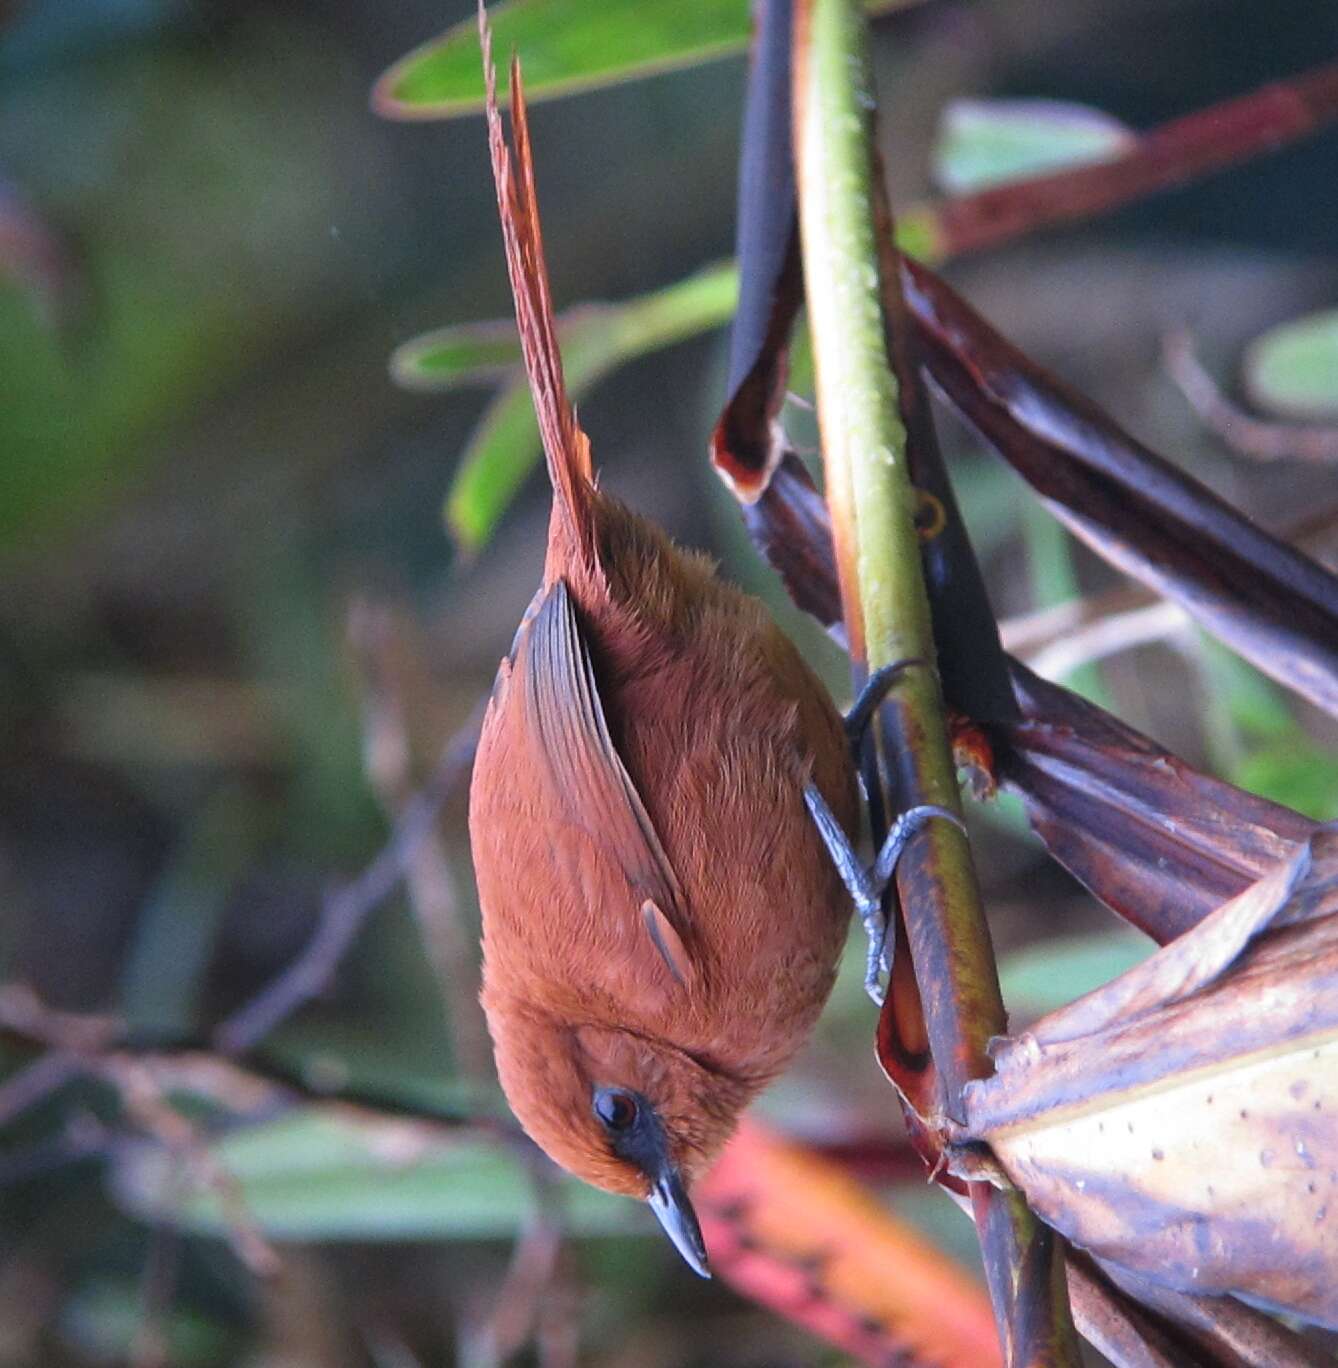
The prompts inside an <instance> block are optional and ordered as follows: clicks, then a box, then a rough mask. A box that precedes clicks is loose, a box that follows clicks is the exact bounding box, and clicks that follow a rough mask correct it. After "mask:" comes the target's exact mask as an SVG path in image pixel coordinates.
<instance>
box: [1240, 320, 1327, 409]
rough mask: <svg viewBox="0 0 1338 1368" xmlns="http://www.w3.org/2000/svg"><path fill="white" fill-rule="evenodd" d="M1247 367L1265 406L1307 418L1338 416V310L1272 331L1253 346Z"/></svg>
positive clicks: (1256, 398) (1255, 397)
mask: <svg viewBox="0 0 1338 1368" xmlns="http://www.w3.org/2000/svg"><path fill="white" fill-rule="evenodd" d="M1244 369H1245V388H1246V391H1247V392H1248V394H1249V396H1250V399H1251V400H1252V401H1253V402H1254V403H1255V404H1257V405H1258V406H1259V407H1260V408H1262V409H1268V410H1270V411H1271V412H1273V413H1278V414H1281V415H1282V416H1283V417H1285V418H1297V419H1302V420H1306V419H1311V420H1319V421H1325V420H1327V419H1330V418H1334V417H1338V309H1324V310H1321V311H1320V312H1319V313H1312V314H1307V315H1306V316H1305V317H1304V318H1297V319H1294V320H1293V321H1292V322H1290V323H1283V324H1281V325H1280V326H1279V327H1276V328H1272V329H1270V330H1269V331H1268V332H1266V333H1264V335H1263V336H1262V337H1259V338H1256V339H1255V341H1254V342H1252V343H1251V344H1250V347H1249V348H1248V350H1247V351H1246V353H1245V366H1244Z"/></svg>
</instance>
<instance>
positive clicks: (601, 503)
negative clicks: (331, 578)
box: [469, 3, 958, 1276]
mask: <svg viewBox="0 0 1338 1368" xmlns="http://www.w3.org/2000/svg"><path fill="white" fill-rule="evenodd" d="M479 27H480V34H481V36H482V42H483V54H484V56H483V60H484V73H485V80H486V85H487V120H488V142H489V149H490V151H491V155H492V168H493V175H494V179H495V181H496V188H497V201H498V205H499V208H500V211H501V220H502V232H503V237H504V239H505V244H506V260H507V268H508V272H509V274H510V278H511V288H512V293H513V295H514V297H515V306H516V321H517V323H518V325H519V328H520V338H521V344H522V348H523V353H524V359H525V367H526V370H527V372H528V374H529V381H530V388H531V391H532V393H533V397H534V407H535V410H536V412H537V414H538V419H539V428H540V432H541V434H542V438H543V448H544V455H545V458H546V463H547V468H548V476H549V480H550V481H551V483H552V486H553V509H552V515H551V518H550V521H549V527H548V551H547V557H546V560H545V563H544V574H543V583H542V586H541V588H540V590H539V592H538V593H537V594H536V596H535V598H534V600H533V602H532V603H531V605H530V608H529V610H528V611H527V613H526V614H525V618H524V620H523V621H522V622H521V625H520V628H519V630H518V631H517V633H516V637H515V641H514V642H513V644H512V649H511V653H510V654H509V655H508V656H507V657H506V659H504V660H503V661H502V663H501V667H500V669H499V671H498V675H497V680H496V683H495V685H494V688H493V693H492V697H491V700H490V702H489V706H488V710H487V715H486V717H485V718H484V722H483V730H482V734H481V737H480V740H479V745H478V753H477V758H476V759H475V762H474V773H473V780H472V783H471V787H470V794H469V831H470V841H471V845H472V848H473V857H474V870H475V874H476V876H477V881H478V892H479V904H480V907H481V909H482V920H483V991H482V1002H483V1008H484V1011H485V1012H486V1014H487V1018H488V1028H489V1031H490V1032H491V1035H492V1041H493V1048H494V1052H495V1055H496V1060H497V1072H498V1077H499V1078H500V1081H501V1084H502V1089H503V1091H504V1092H505V1094H506V1097H507V1100H508V1102H509V1103H510V1105H511V1108H512V1110H513V1111H514V1112H515V1114H516V1116H517V1118H518V1119H519V1120H520V1123H521V1125H522V1126H523V1127H524V1128H525V1130H526V1131H527V1132H528V1134H529V1135H530V1137H531V1138H532V1139H533V1140H534V1141H535V1142H536V1143H537V1144H538V1145H539V1146H540V1147H541V1148H542V1149H543V1150H544V1151H545V1152H546V1153H547V1154H548V1155H549V1157H550V1158H552V1159H553V1160H555V1161H556V1162H557V1163H558V1164H560V1165H561V1166H562V1167H563V1168H565V1169H567V1170H569V1171H570V1172H571V1173H573V1174H576V1175H577V1176H578V1177H580V1178H583V1179H585V1180H586V1181H587V1182H589V1183H593V1184H594V1185H595V1186H596V1187H600V1188H605V1189H607V1190H609V1191H611V1192H619V1193H627V1194H630V1195H631V1196H634V1197H641V1198H645V1199H646V1200H647V1201H648V1202H649V1203H650V1205H651V1207H652V1209H653V1210H654V1212H655V1215H656V1216H657V1217H658V1218H659V1220H660V1223H661V1224H662V1225H663V1226H664V1229H665V1231H666V1232H667V1233H668V1235H669V1237H670V1238H671V1239H672V1240H673V1242H674V1244H675V1246H676V1247H677V1248H678V1250H679V1252H680V1253H681V1254H682V1255H683V1257H684V1258H685V1259H686V1260H687V1262H688V1264H689V1265H691V1267H692V1268H693V1269H694V1270H696V1271H697V1272H698V1273H700V1274H702V1275H703V1276H709V1274H708V1272H707V1263H706V1250H705V1246H704V1244H703V1241H702V1236H701V1231H700V1228H699V1227H698V1224H697V1219H696V1216H695V1215H694V1213H693V1210H692V1206H691V1203H690V1202H689V1200H688V1196H687V1186H688V1185H689V1184H690V1183H691V1181H692V1180H693V1178H695V1177H696V1176H698V1175H699V1174H700V1173H702V1171H703V1170H704V1169H705V1168H706V1167H707V1166H708V1165H709V1164H710V1162H711V1160H712V1159H713V1157H714V1156H715V1155H716V1154H717V1153H718V1152H719V1151H720V1149H721V1148H722V1147H723V1146H724V1144H725V1141H726V1140H727V1139H728V1138H729V1136H730V1134H731V1132H732V1131H733V1130H734V1127H735V1125H736V1123H737V1121H738V1119H739V1115H740V1113H741V1112H742V1110H743V1108H744V1107H745V1106H746V1105H747V1104H748V1103H749V1102H750V1101H751V1100H752V1098H754V1097H755V1096H756V1095H757V1094H758V1092H760V1091H761V1090H762V1089H763V1088H764V1087H766V1085H767V1084H768V1083H770V1082H771V1081H772V1080H773V1079H774V1078H775V1077H776V1076H777V1075H778V1074H779V1073H780V1072H781V1071H782V1070H783V1069H784V1068H785V1067H786V1065H787V1064H788V1063H789V1062H790V1060H791V1059H792V1058H793V1056H794V1054H795V1053H796V1051H797V1050H798V1049H799V1047H800V1046H801V1045H802V1044H803V1043H804V1041H805V1039H806V1038H807V1036H808V1034H809V1031H810V1030H811V1028H812V1027H813V1024H814V1022H815V1021H816V1020H817V1017H818V1013H819V1012H820V1011H821V1009H822V1006H823V1004H824V1002H825V1001H826V999H827V996H828V993H829V992H830V991H831V987H832V983H833V981H834V979H835V975H836V965H837V960H838V957H839V955H840V951H841V947H842V943H843V941H844V940H845V936H846V930H847V926H848V923H849V907H850V902H849V897H848V896H847V893H846V887H849V888H850V890H851V892H852V893H853V894H854V895H855V902H856V906H857V907H858V908H859V910H860V913H861V916H862V917H863V918H864V920H865V922H866V925H867V926H868V928H869V930H870V933H871V938H872V939H871V950H870V966H871V967H870V975H871V978H872V979H874V980H876V977H877V972H878V967H879V965H880V963H881V961H882V953H883V952H882V941H883V937H884V932H885V923H884V922H883V920H882V912H881V908H880V902H881V898H880V892H881V889H880V888H879V886H878V885H879V884H880V883H882V882H885V881H886V878H887V877H889V876H890V872H891V867H892V865H893V864H895V859H896V851H898V850H899V849H900V848H901V846H903V845H904V844H905V842H906V840H907V839H909V837H910V836H911V835H913V834H914V831H915V830H916V829H918V827H919V825H921V824H922V823H923V821H924V820H927V819H928V818H929V817H931V816H944V817H947V818H948V819H949V820H952V821H957V820H958V819H957V818H956V817H955V816H953V814H951V813H949V812H946V811H945V810H943V809H938V808H929V807H925V808H917V809H912V810H911V812H910V813H908V814H906V816H905V818H903V820H902V821H901V822H899V823H898V825H897V828H896V830H895V832H894V834H893V836H891V837H889V840H888V844H887V845H886V846H885V847H884V851H883V854H882V856H880V859H879V861H878V864H877V866H875V869H874V870H872V871H867V872H866V871H864V870H863V869H862V867H861V866H860V865H859V862H858V860H857V859H856V858H855V857H854V855H853V852H852V851H851V847H850V836H851V835H852V834H854V833H857V832H858V829H859V806H858V786H857V781H856V772H855V765H854V761H853V753H852V745H851V739H850V735H849V733H848V729H847V725H846V724H845V723H843V720H842V718H841V716H840V715H839V714H838V712H837V710H836V708H835V706H834V705H833V703H832V701H831V699H830V697H829V696H828V694H827V692H826V690H825V689H824V687H823V685H822V684H821V682H820V681H819V680H818V678H817V677H816V676H815V675H814V673H813V672H812V670H810V669H809V667H808V666H807V665H806V664H805V663H804V661H803V659H802V658H801V657H800V655H799V653H798V651H797V650H796V649H795V647H794V646H793V645H792V644H791V642H790V641H789V640H788V639H787V638H786V637H785V636H784V634H783V633H782V632H781V631H780V629H779V628H778V627H777V626H776V625H775V623H774V622H773V621H772V619H771V617H770V616H769V614H768V613H767V611H766V609H765V608H764V607H763V606H762V604H761V603H760V602H759V601H757V600H756V599H754V598H752V597H750V596H749V595H747V594H745V593H742V592H741V591H740V590H738V589H736V588H734V587H733V586H732V585H729V584H727V583H725V582H724V581H723V580H721V579H720V578H718V576H717V575H716V573H715V570H714V567H713V565H712V564H711V563H710V562H709V561H708V560H706V559H705V558H704V557H703V556H700V555H697V554H695V553H693V552H690V551H684V550H682V549H681V548H679V547H677V546H675V545H674V544H673V543H672V542H671V541H670V540H669V538H668V537H667V536H666V535H665V534H664V533H663V532H662V531H661V530H660V529H659V528H658V527H656V526H655V525H654V524H653V523H651V522H649V521H647V520H646V519H645V518H643V517H641V516H640V515H638V514H636V513H633V512H632V511H631V510H630V509H627V508H625V507H624V506H623V505H622V504H621V503H619V502H618V501H617V500H616V499H614V498H612V497H611V496H609V495H608V494H605V493H604V492H603V491H602V490H600V489H599V488H598V487H597V485H596V482H595V477H594V471H593V467H592V464H591V458H590V444H589V442H588V440H587V438H586V435H585V433H584V432H583V431H582V430H581V428H580V427H579V426H578V425H577V422H576V417H575V414H574V412H573V410H572V407H571V404H570V403H569V402H568V399H567V394H566V390H565V387H564V384H563V376H562V360H561V357H560V356H559V354H558V345H557V335H556V329H555V325H554V319H553V306H552V301H551V298H550V294H549V284H548V274H547V267H546V264H545V260H544V249H543V241H542V237H541V235H540V228H539V210H538V204H537V202H536V198H535V186H534V168H533V163H532V160H531V153H530V137H529V128H528V124H527V120H526V111H525V96H524V91H523V88H522V84H521V73H520V65H519V62H518V61H517V60H515V59H514V58H513V60H512V64H511V119H512V127H513V135H514V153H513V152H511V151H509V150H508V147H507V143H506V139H505V137H504V135H503V132H502V121H501V116H500V114H499V112H498V108H497V98H496V77H495V72H494V70H493V65H492V55H491V41H490V35H489V32H488V29H487V26H486V21H485V18H484V12H483V7H482V4H481V3H480V12H479ZM884 673H885V674H886V672H884ZM885 684H886V680H885V679H883V680H879V681H875V685H876V687H882V686H885ZM876 701H877V698H876V696H875V691H866V694H865V695H864V699H863V706H862V707H861V705H857V710H860V711H861V712H862V713H863V714H867V712H868V711H869V706H870V704H871V703H876ZM852 715H853V714H852ZM829 847H830V852H831V853H829ZM843 880H844V883H843Z"/></svg>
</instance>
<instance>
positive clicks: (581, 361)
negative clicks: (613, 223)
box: [396, 265, 737, 554]
mask: <svg viewBox="0 0 1338 1368" xmlns="http://www.w3.org/2000/svg"><path fill="white" fill-rule="evenodd" d="M736 295H737V281H736V277H735V273H734V269H733V267H731V266H727V265H720V266H713V267H708V268H707V269H706V270H703V271H700V272H698V273H697V274H696V275H693V276H689V277H688V278H687V279H686V280H682V281H679V282H678V283H677V284H675V285H670V286H668V287H667V288H665V289H663V290H657V291H656V292H655V293H653V294H648V295H641V296H640V297H638V298H636V299H631V300H628V301H627V302H626V303H624V304H616V305H585V306H583V307H582V308H580V309H576V310H571V311H569V312H568V313H567V314H565V315H564V316H563V318H562V319H561V320H560V322H559V324H558V342H559V345H560V346H561V348H562V359H563V368H564V370H565V372H566V378H567V389H568V392H569V394H570V395H571V398H572V399H573V401H575V400H579V399H580V398H581V397H582V396H583V395H584V394H586V393H587V392H588V391H589V390H590V389H591V388H592V387H593V386H594V385H595V384H596V383H597V382H598V381H599V380H601V379H603V378H604V376H606V375H607V374H609V372H610V371H612V370H614V369H615V368H616V367H618V366H620V365H622V364H623V363H624V362H625V361H629V360H631V359H632V358H633V357H637V356H643V355H645V354H646V353H647V352H653V351H658V350H659V349H660V348H661V347H667V346H669V345H671V344H672V343H674V342H679V341H682V340H683V339H685V338H688V337H692V336H695V335H696V334H698V333H701V332H705V331H707V330H709V329H711V328H716V327H719V326H720V325H721V324H722V323H724V322H726V321H727V320H728V319H729V317H730V316H731V314H732V313H733V309H734V301H735V298H736ZM484 326H485V327H490V326H493V325H484ZM446 331H448V332H449V331H454V330H449V329H448V330H446ZM442 335H443V334H442V333H436V334H428V336H427V337H426V338H423V339H419V341H418V342H411V343H408V344H406V346H405V347H403V348H401V350H400V353H397V356H401V355H402V356H407V357H410V358H422V357H429V358H430V357H432V356H433V355H434V354H435V355H445V351H444V350H443V351H442V352H439V353H434V350H433V347H434V344H433V342H432V339H433V338H437V339H440V338H441V337H442ZM457 354H458V350H457ZM404 364H405V363H404V362H403V361H401V362H400V365H401V366H402V365H404ZM410 364H413V365H414V366H415V368H416V374H415V379H414V380H413V382H412V383H414V384H417V385H420V386H421V385H423V384H424V383H425V381H424V379H423V377H424V375H425V374H426V373H427V367H426V366H424V365H423V364H421V360H414V361H411V362H410ZM396 374H397V375H398V374H399V369H398V368H396ZM457 374H458V372H457ZM457 382H458V381H457V380H451V381H447V382H446V383H448V384H449V383H457ZM540 451H541V446H540V441H539V425H538V423H537V421H536V420H535V417H534V407H533V404H532V403H531V400H530V393H529V387H528V385H527V384H526V382H525V379H524V377H523V375H521V374H520V373H519V372H518V371H517V372H516V374H515V377H514V379H513V380H512V381H511V383H510V384H508V385H507V387H506V388H505V389H503V390H502V392H501V393H500V394H499V395H498V396H497V397H496V399H494V400H493V402H492V404H491V405H490V406H489V408H488V410H487V411H486V412H485V414H484V415H483V419H482V421H481V422H480V424H479V426H478V428H477V429H476V430H475V432H474V435H473V437H472V438H471V439H470V442H469V445H468V447H467V448H466V450H465V453H464V456H463V458H462V461H461V465H460V469H459V470H458V472H457V473H456V476H455V480H454V481H453V483H452V485H451V489H450V493H449V494H448V495H447V500H446V521H447V524H448V526H449V527H450V529H451V532H452V534H453V535H454V537H455V538H456V541H457V543H458V544H459V547H460V549H461V551H462V552H463V553H465V554H470V553H472V552H475V551H477V550H478V549H479V548H480V547H482V546H483V545H484V544H485V543H486V542H487V540H488V538H489V537H490V536H491V535H492V532H493V529H494V528H495V527H496V526H497V522H498V520H499V519H500V518H501V516H502V514H503V513H504V512H505V511H506V509H507V508H508V506H509V505H510V503H511V500H512V499H513V498H514V497H515V494H516V491H517V490H518V489H519V488H520V486H521V484H522V483H523V481H524V479H525V477H526V476H527V475H528V474H529V472H530V471H531V470H532V469H533V468H534V466H535V464H536V463H537V461H538V459H539V454H540Z"/></svg>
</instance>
